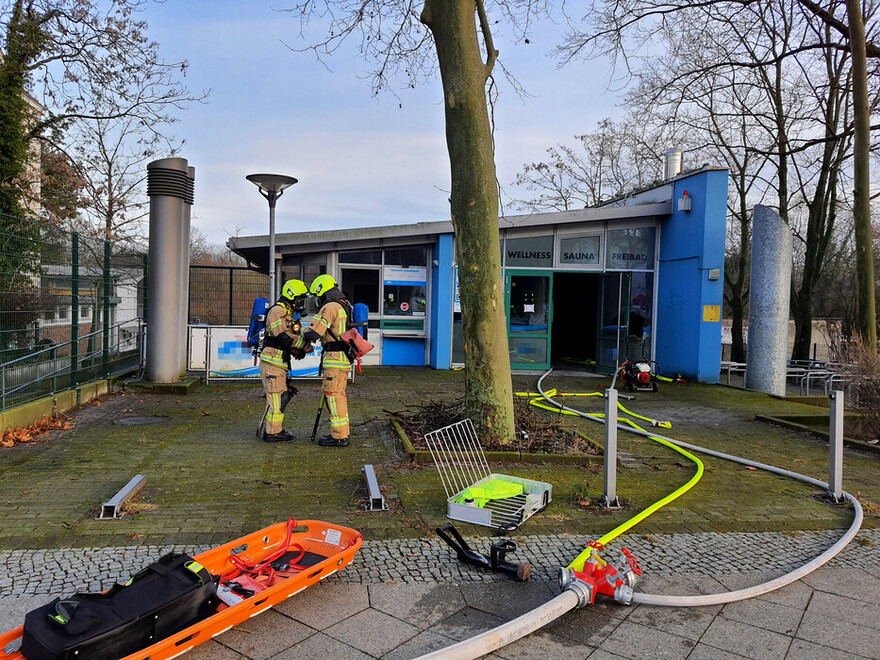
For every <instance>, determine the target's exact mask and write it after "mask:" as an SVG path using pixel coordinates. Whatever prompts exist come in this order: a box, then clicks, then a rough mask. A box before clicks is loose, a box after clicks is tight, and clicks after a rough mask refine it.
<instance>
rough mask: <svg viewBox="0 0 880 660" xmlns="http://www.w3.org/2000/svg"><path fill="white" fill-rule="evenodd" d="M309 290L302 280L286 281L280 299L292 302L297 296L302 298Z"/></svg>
mask: <svg viewBox="0 0 880 660" xmlns="http://www.w3.org/2000/svg"><path fill="white" fill-rule="evenodd" d="M308 292H309V288H308V287H307V286H306V283H305V282H303V281H302V280H287V281H286V282H285V283H284V286H283V287H282V288H281V297H282V298H286V299H287V300H289V301H290V302H293V301H294V300H295V299H296V298H298V297H299V296H304V295H306V294H307V293H308Z"/></svg>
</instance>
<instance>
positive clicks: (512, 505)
mask: <svg viewBox="0 0 880 660" xmlns="http://www.w3.org/2000/svg"><path fill="white" fill-rule="evenodd" d="M425 444H427V445H428V450H429V451H430V452H431V457H432V458H433V459H434V463H436V465H437V471H438V472H439V473H440V479H441V481H442V482H443V488H444V490H445V491H446V506H447V511H446V514H447V516H448V517H449V518H451V519H453V520H461V521H463V522H469V523H473V524H475V525H485V526H487V527H494V528H495V529H503V530H511V529H515V528H516V527H518V526H519V525H520V524H522V523H523V522H524V521H526V520H528V519H529V518H530V517H531V516H532V515H533V514H535V513H537V512H538V511H541V510H543V509H544V508H545V507H546V506H547V505H548V504H549V503H550V498H551V494H552V487H551V486H550V484H547V483H544V482H541V481H532V480H531V479H522V478H519V477H511V476H509V475H504V474H494V473H493V472H492V471H491V470H490V469H489V462H488V461H487V460H486V455H485V453H484V452H483V447H482V446H481V445H480V441H479V439H478V438H477V433H476V431H475V430H474V425H473V422H471V420H470V419H465V420H463V421H461V422H456V423H455V424H450V425H449V426H445V427H443V428H442V429H439V430H437V431H431V432H430V433H426V434H425ZM491 479H501V480H503V481H509V482H512V483H518V484H521V485H522V487H523V494H522V495H516V496H514V497H506V498H503V499H494V500H489V501H488V502H486V504H485V505H483V506H475V505H474V504H473V502H469V501H464V502H463V503H462V502H456V499H459V497H458V496H459V495H461V494H462V492H463V491H464V490H465V489H466V488H471V487H474V486H479V485H481V484H482V483H483V482H486V481H489V480H491Z"/></svg>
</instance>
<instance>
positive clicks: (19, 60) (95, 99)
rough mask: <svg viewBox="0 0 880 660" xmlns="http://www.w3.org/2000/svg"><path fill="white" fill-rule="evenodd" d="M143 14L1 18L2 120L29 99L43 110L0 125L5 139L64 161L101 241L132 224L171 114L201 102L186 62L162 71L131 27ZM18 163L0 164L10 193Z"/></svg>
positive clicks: (38, 10)
mask: <svg viewBox="0 0 880 660" xmlns="http://www.w3.org/2000/svg"><path fill="white" fill-rule="evenodd" d="M144 4H145V0H106V1H105V2H101V3H99V2H97V0H13V1H12V2H11V3H10V4H9V5H8V6H7V7H6V8H4V9H0V30H2V34H3V48H4V50H5V53H4V57H3V63H2V69H0V113H2V111H3V108H5V107H7V105H8V104H15V103H17V101H16V99H18V98H21V97H22V95H24V94H26V93H30V94H31V95H32V96H33V97H34V98H35V99H36V100H37V101H39V102H40V103H41V104H42V105H43V106H44V107H45V108H46V113H45V114H44V115H43V116H41V117H39V118H38V119H37V120H36V121H30V122H21V121H18V122H15V121H13V120H14V117H12V116H11V115H10V116H9V117H8V118H7V117H5V116H3V117H0V118H3V119H4V131H10V132H12V133H18V138H16V139H20V140H23V141H24V142H25V143H27V142H29V141H31V140H34V139H42V140H47V141H49V142H50V143H51V144H52V145H53V146H54V148H56V149H57V150H61V151H65V152H66V153H67V154H68V157H69V158H70V160H71V162H73V163H75V164H76V165H77V167H78V168H79V175H80V177H81V178H83V179H84V180H86V181H87V182H88V186H87V194H88V198H89V199H88V201H89V206H88V210H89V214H88V217H90V218H92V219H93V220H96V221H97V224H98V227H96V228H95V229H97V230H99V231H100V232H101V233H102V234H103V235H104V236H106V237H115V236H116V234H117V233H124V229H125V228H126V227H127V226H128V225H130V224H131V222H132V214H131V212H130V207H132V206H135V207H136V206H137V203H138V202H136V201H135V198H136V197H137V195H138V194H141V193H142V191H141V187H140V186H139V184H138V182H136V181H133V180H132V172H133V171H134V169H136V167H137V165H139V164H142V163H143V162H144V161H145V160H146V159H148V158H150V157H151V156H152V155H153V153H154V151H155V148H156V147H157V145H159V144H162V143H165V146H167V143H168V142H169V140H168V138H165V137H164V134H163V131H164V130H166V128H167V126H168V125H169V124H171V123H173V122H174V121H176V119H175V113H176V111H178V110H180V109H182V108H183V107H185V106H186V105H188V104H189V103H191V102H194V101H200V100H202V99H204V98H205V94H197V95H193V94H190V93H189V92H188V91H187V90H186V88H185V87H184V86H183V85H182V84H181V82H180V79H181V78H182V77H183V76H184V75H185V73H186V68H187V64H186V62H166V61H165V60H164V59H163V58H162V57H161V56H160V54H159V46H158V44H157V43H155V42H153V41H150V40H149V38H148V36H147V24H146V23H145V22H144V21H142V20H139V19H138V11H139V10H140V9H141V8H142V6H143V5H144ZM4 81H5V82H4ZM16 144H17V143H16ZM163 148H164V147H163ZM16 153H17V154H18V156H17V158H16V160H15V161H6V160H5V159H4V160H3V161H0V181H3V182H6V183H7V184H9V185H13V184H14V182H15V181H16V180H18V179H20V178H21V177H20V175H21V172H22V171H23V169H24V160H22V158H21V155H20V149H19V151H18V152H16ZM138 159H140V160H138ZM18 194H19V195H20V191H18ZM0 210H3V209H0Z"/></svg>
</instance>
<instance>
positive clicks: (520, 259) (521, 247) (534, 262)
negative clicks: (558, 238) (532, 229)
mask: <svg viewBox="0 0 880 660" xmlns="http://www.w3.org/2000/svg"><path fill="white" fill-rule="evenodd" d="M504 265H505V266H508V267H509V266H518V267H520V268H521V267H526V268H549V267H551V266H552V265H553V236H531V237H528V238H508V239H507V240H506V241H505V244H504Z"/></svg>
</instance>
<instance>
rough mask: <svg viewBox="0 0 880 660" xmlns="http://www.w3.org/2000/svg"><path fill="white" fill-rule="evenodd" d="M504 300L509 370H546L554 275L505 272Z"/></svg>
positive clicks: (549, 273)
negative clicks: (506, 312)
mask: <svg viewBox="0 0 880 660" xmlns="http://www.w3.org/2000/svg"><path fill="white" fill-rule="evenodd" d="M504 298H505V302H506V305H507V311H508V314H507V343H508V348H509V350H510V366H511V368H513V369H549V368H550V323H551V309H550V301H551V300H552V299H553V273H552V272H550V271H520V270H507V271H505V275H504Z"/></svg>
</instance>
